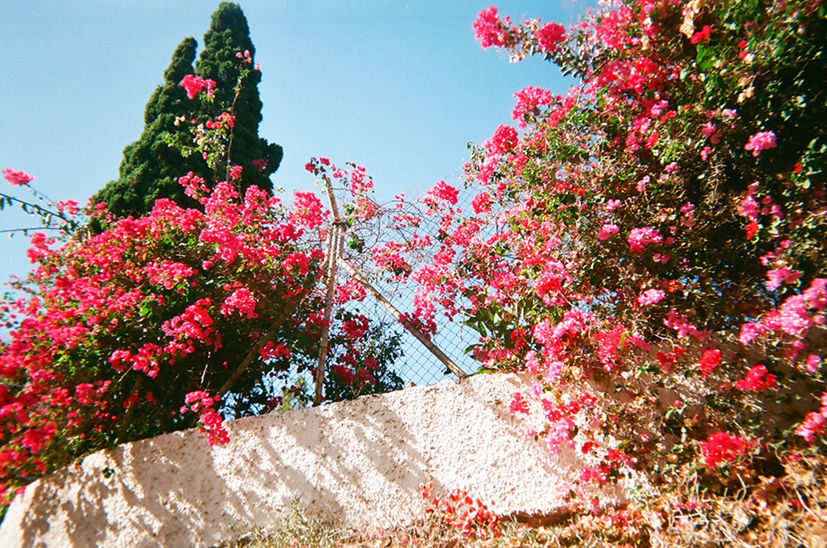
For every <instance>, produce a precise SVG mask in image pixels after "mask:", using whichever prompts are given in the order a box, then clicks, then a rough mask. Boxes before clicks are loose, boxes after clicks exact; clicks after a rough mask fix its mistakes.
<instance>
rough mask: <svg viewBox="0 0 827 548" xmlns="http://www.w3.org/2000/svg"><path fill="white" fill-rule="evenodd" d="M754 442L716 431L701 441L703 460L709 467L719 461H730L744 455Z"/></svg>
mask: <svg viewBox="0 0 827 548" xmlns="http://www.w3.org/2000/svg"><path fill="white" fill-rule="evenodd" d="M754 445H755V443H754V442H753V441H751V440H747V439H745V438H742V437H739V436H734V435H732V434H728V433H726V432H720V431H718V432H716V433H714V434H712V435H710V436H709V437H708V438H707V439H706V441H702V442H701V451H702V452H703V456H704V462H705V463H706V465H707V466H708V467H709V468H714V467H715V466H717V465H718V464H721V463H730V462H734V461H735V460H737V459H738V458H739V457H742V456H744V455H746V454H747V453H748V452H749V451H750V450H751V449H752V447H753V446H754Z"/></svg>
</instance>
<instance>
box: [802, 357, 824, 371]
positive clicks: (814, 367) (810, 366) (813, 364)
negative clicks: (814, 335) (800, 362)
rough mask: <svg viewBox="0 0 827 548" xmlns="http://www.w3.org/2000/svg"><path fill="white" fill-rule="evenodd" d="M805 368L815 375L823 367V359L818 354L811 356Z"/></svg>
mask: <svg viewBox="0 0 827 548" xmlns="http://www.w3.org/2000/svg"><path fill="white" fill-rule="evenodd" d="M804 367H805V368H806V369H807V371H809V372H810V373H815V372H816V371H818V368H819V367H821V358H820V357H819V356H817V355H816V354H810V355H809V356H807V362H806V363H805V364H804Z"/></svg>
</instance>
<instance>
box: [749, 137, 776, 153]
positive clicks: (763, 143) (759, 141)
mask: <svg viewBox="0 0 827 548" xmlns="http://www.w3.org/2000/svg"><path fill="white" fill-rule="evenodd" d="M770 148H775V133H773V132H772V131H759V132H758V133H756V134H755V135H753V136H752V137H750V138H749V141H748V142H747V144H746V145H744V149H745V150H751V151H752V155H753V156H758V155H759V154H761V151H762V150H767V149H770Z"/></svg>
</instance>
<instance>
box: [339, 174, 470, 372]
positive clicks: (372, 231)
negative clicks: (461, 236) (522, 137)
mask: <svg viewBox="0 0 827 548" xmlns="http://www.w3.org/2000/svg"><path fill="white" fill-rule="evenodd" d="M455 190H456V194H455V195H454V196H452V197H451V198H452V199H451V200H450V201H448V202H447V204H442V203H437V202H436V201H434V200H432V201H431V202H429V198H428V196H418V197H415V198H414V199H406V200H404V201H402V200H397V201H395V202H392V203H390V204H385V205H383V206H379V210H378V211H377V213H376V214H375V215H374V216H372V217H371V219H370V222H369V223H366V226H362V227H355V228H352V229H351V230H348V231H347V232H346V234H345V240H346V241H347V243H346V245H345V246H344V247H343V249H342V250H341V256H340V261H339V263H340V266H341V267H342V268H341V270H342V271H343V272H341V274H340V277H339V283H341V284H351V285H352V284H354V283H356V284H359V285H361V286H362V288H366V287H367V288H368V290H367V291H365V297H364V299H363V300H362V301H360V302H359V303H358V306H357V308H360V309H361V310H360V313H362V314H364V315H366V316H368V317H369V318H370V320H371V322H372V323H374V324H376V325H380V326H382V328H383V329H385V330H387V332H388V333H389V334H390V333H395V334H399V336H400V340H401V350H402V353H401V356H399V357H398V358H397V359H396V360H395V361H394V363H393V364H392V366H393V369H394V371H395V372H396V373H397V374H398V375H399V376H400V377H401V378H402V379H403V380H404V382H405V383H406V384H410V383H413V384H414V385H429V384H434V383H437V382H439V381H442V380H445V379H450V378H453V379H456V378H458V377H462V376H465V375H468V374H471V373H473V372H475V371H476V370H477V368H478V366H479V364H478V363H477V362H476V361H475V360H474V359H473V358H472V357H471V355H470V353H469V351H468V350H469V348H470V347H471V346H472V345H473V344H474V343H476V342H477V341H478V337H479V334H478V333H477V332H476V331H474V330H473V329H471V328H469V327H467V326H465V325H464V324H463V323H462V322H461V321H460V319H459V318H455V317H451V316H449V315H448V314H446V313H445V311H444V310H443V309H442V307H439V306H437V307H436V308H437V311H436V314H434V316H433V319H432V321H429V322H427V323H428V324H429V325H425V324H424V322H421V321H419V320H420V318H419V317H418V309H419V308H421V304H422V303H421V296H419V297H417V291H418V285H417V283H416V282H415V281H414V280H413V279H412V276H411V274H412V273H415V272H416V271H417V270H419V269H420V268H421V267H423V266H426V265H428V264H430V263H431V262H432V260H433V258H434V254H435V253H436V250H437V249H438V247H439V246H438V243H439V240H440V239H441V238H442V236H441V234H444V229H445V224H446V215H456V214H460V213H461V212H462V211H467V210H469V209H470V208H471V200H472V199H473V197H474V196H475V195H476V192H477V191H478V190H477V189H474V188H457V189H455ZM335 193H336V194H339V195H341V194H343V193H344V190H343V189H338V191H336V192H335ZM332 199H333V200H336V201H340V200H342V198H335V197H334V198H332ZM451 202H453V203H451ZM441 206H445V208H443V207H441ZM403 255H404V258H403ZM418 298H419V299H420V302H419V306H417V299H418ZM431 304H434V303H431ZM454 304H455V305H460V304H463V303H454ZM457 307H458V308H459V306H457ZM417 328H418V329H417ZM417 331H419V332H420V333H424V334H425V337H424V338H425V339H427V340H424V341H423V337H422V336H421V335H420V333H417Z"/></svg>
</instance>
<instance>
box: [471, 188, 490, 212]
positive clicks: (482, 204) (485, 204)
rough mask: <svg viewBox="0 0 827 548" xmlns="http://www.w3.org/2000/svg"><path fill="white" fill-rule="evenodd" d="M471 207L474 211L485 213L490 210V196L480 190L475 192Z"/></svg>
mask: <svg viewBox="0 0 827 548" xmlns="http://www.w3.org/2000/svg"><path fill="white" fill-rule="evenodd" d="M471 207H473V208H474V213H476V214H478V215H479V214H480V213H487V212H489V211H491V198H489V197H488V194H486V193H485V192H482V193H480V194H477V196H476V197H475V198H474V199H473V200H472V201H471Z"/></svg>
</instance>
